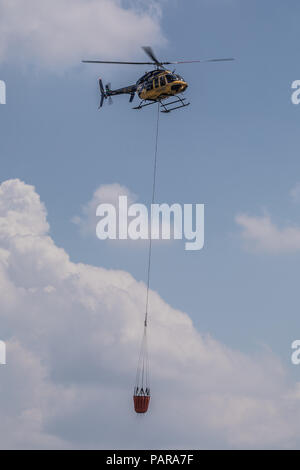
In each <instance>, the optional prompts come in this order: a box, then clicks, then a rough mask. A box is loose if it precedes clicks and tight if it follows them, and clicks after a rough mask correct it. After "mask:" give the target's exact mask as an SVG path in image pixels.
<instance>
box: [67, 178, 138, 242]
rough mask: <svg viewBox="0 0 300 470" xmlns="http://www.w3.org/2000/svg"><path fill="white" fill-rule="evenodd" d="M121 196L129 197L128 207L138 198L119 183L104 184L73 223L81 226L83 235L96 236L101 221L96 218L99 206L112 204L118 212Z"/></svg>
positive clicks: (74, 218)
mask: <svg viewBox="0 0 300 470" xmlns="http://www.w3.org/2000/svg"><path fill="white" fill-rule="evenodd" d="M120 196H126V197H127V202H128V205H130V204H133V203H134V202H135V201H136V200H137V196H136V195H135V194H134V193H133V192H131V191H130V190H129V189H128V188H127V187H126V186H122V185H120V184H119V183H113V184H102V185H101V186H99V187H98V188H97V189H96V191H94V194H93V196H92V199H91V200H90V201H89V202H87V203H86V204H84V205H83V206H82V207H81V215H80V216H75V217H73V219H72V222H73V223H74V224H76V225H78V226H79V229H80V232H81V234H82V235H93V236H96V225H97V222H98V220H99V218H98V217H96V209H97V207H98V205H99V204H112V205H113V206H114V207H115V208H116V210H117V208H118V205H119V197H120Z"/></svg>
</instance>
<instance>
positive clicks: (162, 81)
mask: <svg viewBox="0 0 300 470" xmlns="http://www.w3.org/2000/svg"><path fill="white" fill-rule="evenodd" d="M159 81H160V86H165V84H166V80H165V77H160V80H159Z"/></svg>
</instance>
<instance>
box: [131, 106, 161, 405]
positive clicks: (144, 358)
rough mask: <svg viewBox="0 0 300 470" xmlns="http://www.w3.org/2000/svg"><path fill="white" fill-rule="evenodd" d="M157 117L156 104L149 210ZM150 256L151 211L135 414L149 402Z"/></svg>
mask: <svg viewBox="0 0 300 470" xmlns="http://www.w3.org/2000/svg"><path fill="white" fill-rule="evenodd" d="M159 115H160V105H159V103H158V105H157V117H156V135H155V151H154V162H153V183H152V198H151V208H152V205H153V204H154V201H155V190H156V175H157V153H158V152H157V150H158V135H159V132H158V131H159ZM151 256H152V210H151V219H150V229H149V251H148V266H147V290H146V306H145V319H144V332H143V338H142V343H141V349H140V354H139V360H138V366H137V373H136V383H135V388H134V396H133V400H134V408H135V411H136V412H137V413H146V411H147V410H148V406H149V402H150V386H149V358H148V346H147V326H148V313H149V290H150V273H151Z"/></svg>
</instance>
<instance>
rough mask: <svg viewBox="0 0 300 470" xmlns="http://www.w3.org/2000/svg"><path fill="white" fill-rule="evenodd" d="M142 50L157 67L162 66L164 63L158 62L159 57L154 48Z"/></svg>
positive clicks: (144, 47)
mask: <svg viewBox="0 0 300 470" xmlns="http://www.w3.org/2000/svg"><path fill="white" fill-rule="evenodd" d="M142 49H143V50H144V51H145V52H146V54H147V55H148V56H149V57H150V59H152V60H153V62H154V63H155V64H156V65H161V64H162V62H159V60H158V59H157V57H156V56H155V54H154V52H153V49H152V47H150V46H143V47H142Z"/></svg>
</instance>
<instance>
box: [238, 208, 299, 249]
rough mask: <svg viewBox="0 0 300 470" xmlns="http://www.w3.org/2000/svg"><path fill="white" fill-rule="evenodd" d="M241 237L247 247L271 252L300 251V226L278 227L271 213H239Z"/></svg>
mask: <svg viewBox="0 0 300 470" xmlns="http://www.w3.org/2000/svg"><path fill="white" fill-rule="evenodd" d="M235 221H236V223H237V224H238V225H239V226H240V227H241V228H242V232H241V237H242V239H243V240H244V241H245V246H246V248H247V249H249V250H251V251H256V252H262V253H269V254H283V253H296V252H300V227H294V226H286V227H283V228H279V227H277V226H276V225H275V224H274V223H273V222H272V220H271V218H270V216H269V215H263V216H261V217H255V216H252V217H251V216H249V215H247V214H240V215H237V216H236V218H235Z"/></svg>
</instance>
